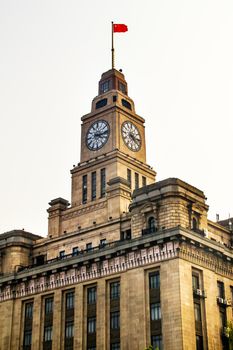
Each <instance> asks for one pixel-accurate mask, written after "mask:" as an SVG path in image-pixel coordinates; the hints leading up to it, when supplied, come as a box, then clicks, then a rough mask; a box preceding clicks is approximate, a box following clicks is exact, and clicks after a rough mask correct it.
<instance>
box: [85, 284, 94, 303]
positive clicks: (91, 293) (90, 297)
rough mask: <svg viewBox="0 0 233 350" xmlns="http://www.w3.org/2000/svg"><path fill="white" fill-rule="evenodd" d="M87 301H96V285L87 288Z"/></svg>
mask: <svg viewBox="0 0 233 350" xmlns="http://www.w3.org/2000/svg"><path fill="white" fill-rule="evenodd" d="M87 303H88V304H95V303H96V287H91V288H88V289H87Z"/></svg>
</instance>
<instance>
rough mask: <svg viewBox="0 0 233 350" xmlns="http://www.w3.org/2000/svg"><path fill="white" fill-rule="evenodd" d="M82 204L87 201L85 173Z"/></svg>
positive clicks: (84, 176) (85, 176)
mask: <svg viewBox="0 0 233 350" xmlns="http://www.w3.org/2000/svg"><path fill="white" fill-rule="evenodd" d="M82 192H83V204H85V203H86V202H87V175H83V188H82Z"/></svg>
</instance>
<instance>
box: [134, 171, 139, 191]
mask: <svg viewBox="0 0 233 350" xmlns="http://www.w3.org/2000/svg"><path fill="white" fill-rule="evenodd" d="M138 188H139V175H138V173H135V190H136V189H138Z"/></svg>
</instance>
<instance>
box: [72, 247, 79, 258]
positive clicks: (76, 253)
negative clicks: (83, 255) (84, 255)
mask: <svg viewBox="0 0 233 350" xmlns="http://www.w3.org/2000/svg"><path fill="white" fill-rule="evenodd" d="M72 255H73V256H76V255H78V247H74V248H73V249H72Z"/></svg>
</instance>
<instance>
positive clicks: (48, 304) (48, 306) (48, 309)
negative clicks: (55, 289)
mask: <svg viewBox="0 0 233 350" xmlns="http://www.w3.org/2000/svg"><path fill="white" fill-rule="evenodd" d="M52 312H53V297H51V298H46V299H45V315H48V314H51V313H52Z"/></svg>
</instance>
